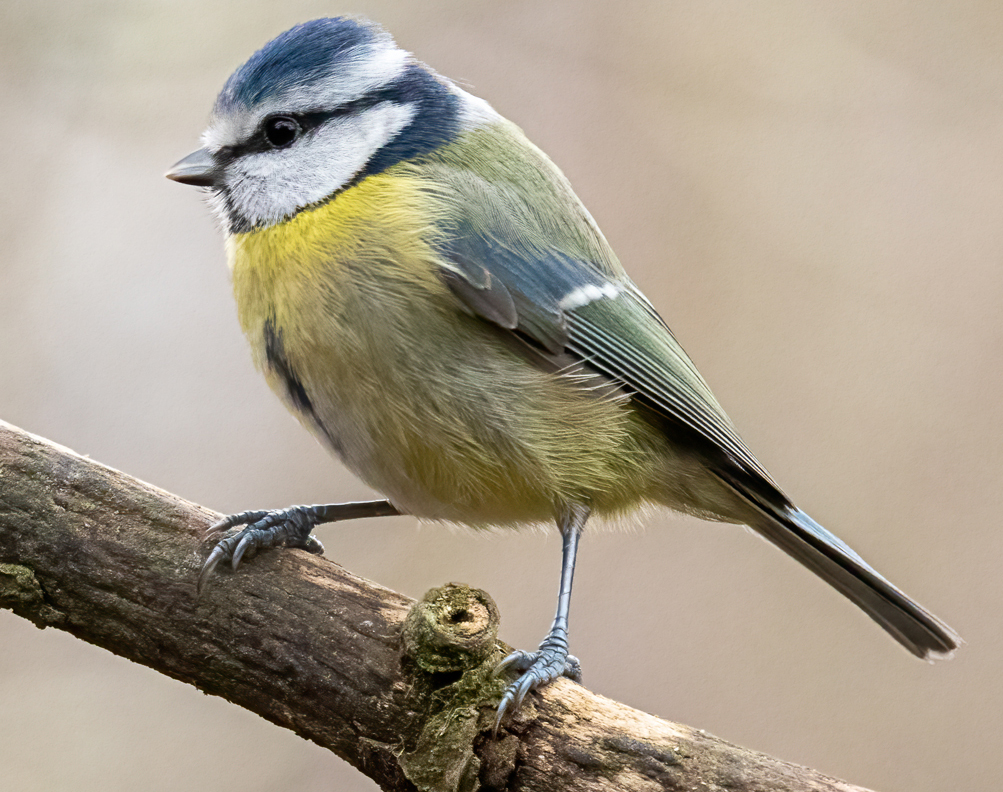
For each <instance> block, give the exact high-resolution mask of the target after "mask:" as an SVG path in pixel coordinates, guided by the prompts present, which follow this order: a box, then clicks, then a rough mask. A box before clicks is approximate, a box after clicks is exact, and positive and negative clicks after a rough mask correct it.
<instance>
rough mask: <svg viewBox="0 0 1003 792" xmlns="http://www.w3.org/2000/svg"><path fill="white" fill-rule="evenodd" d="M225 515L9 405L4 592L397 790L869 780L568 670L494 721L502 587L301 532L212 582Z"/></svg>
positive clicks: (759, 786)
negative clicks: (356, 555) (318, 551)
mask: <svg viewBox="0 0 1003 792" xmlns="http://www.w3.org/2000/svg"><path fill="white" fill-rule="evenodd" d="M217 517H218V515H217V514H215V513H214V512H211V511H209V510H207V509H204V508H202V507H201V506H197V505H195V504H192V503H188V502H186V501H184V500H182V499H181V498H178V497H177V496H175V495H171V494H170V493H168V492H164V491H163V490H159V489H157V488H156V487H153V486H151V485H149V484H145V483H143V482H141V481H137V480H136V479H133V478H131V477H129V476H127V475H125V474H123V473H120V472H118V471H116V470H112V469H111V468H108V467H105V466H103V465H100V464H98V463H96V462H92V461H91V460H88V459H85V458H83V457H80V456H78V455H77V454H75V453H73V452H72V451H70V450H68V449H66V448H63V447H60V446H57V445H55V444H53V443H50V442H48V441H46V440H43V439H41V438H38V437H35V436H33V435H30V434H28V433H26V432H22V431H21V430H19V429H16V428H14V427H12V426H10V425H9V424H5V423H3V422H0V607H4V608H8V609H10V610H12V611H14V612H15V613H17V614H18V615H20V616H23V617H24V618H27V619H30V620H31V621H32V622H34V623H35V624H36V625H38V626H39V627H57V628H59V629H62V630H66V631H68V632H70V633H72V634H73V635H75V636H77V637H78V638H80V639H82V640H85V641H88V642H90V643H93V644H96V645H98V646H102V647H104V648H105V649H108V650H109V651H111V652H114V653H115V654H118V655H121V656H123V657H127V658H129V659H130V660H134V661H135V662H137V663H142V664H144V665H147V666H150V667H151V668H154V669H156V670H158V671H160V672H162V673H164V674H167V675H169V676H171V677H174V678H175V679H180V680H182V681H184V682H188V683H189V684H192V685H194V686H195V687H197V688H199V689H200V690H203V691H205V692H207V693H211V694H213V695H217V696H223V697H224V698H226V699H227V700H229V701H232V702H234V703H235V704H239V705H240V706H242V707H246V708H247V709H249V710H252V711H253V712H256V713H258V714H259V715H262V716H263V717H265V718H267V719H269V720H271V721H272V722H273V723H275V724H277V725H279V726H283V727H285V728H287V729H292V730H293V731H294V732H296V733H297V734H299V735H300V736H302V737H304V738H306V739H309V740H313V741H314V742H316V743H318V744H320V745H322V746H324V747H326V748H329V749H330V750H332V751H334V752H335V753H336V754H337V755H338V756H340V757H342V758H343V759H345V760H346V761H348V762H350V763H351V764H352V765H354V766H355V767H357V768H358V769H359V770H360V771H362V772H363V773H365V774H366V775H368V776H370V777H371V778H373V779H374V780H375V781H376V782H377V783H378V784H379V785H380V786H381V787H382V788H383V789H387V790H423V791H425V790H428V791H430V792H431V791H433V790H434V791H435V792H461V791H463V792H467V791H469V792H475V791H476V790H483V791H484V792H489V791H490V790H540V791H541V792H542V791H543V790H546V791H547V792H555V791H557V790H576V791H578V792H586V791H588V790H621V791H625V792H633V791H634V790H637V791H638V792H639V791H640V790H719V789H720V790H725V789H726V790H733V791H735V792H753V791H754V790H798V791H801V790H827V791H829V792H833V791H834V790H841V792H851V791H854V790H855V791H856V792H860V790H861V788H860V787H856V786H852V785H850V784H847V783H845V782H842V781H838V780H835V779H832V778H828V777H826V776H823V775H820V774H818V773H816V772H815V771H812V770H809V769H807V768H804V767H799V766H797V765H792V764H788V763H786V762H781V761H779V760H777V759H773V758H771V757H769V756H765V755H763V754H759V753H756V752H754V751H750V750H748V749H745V748H740V747H737V746H734V745H730V744H729V743H726V742H724V741H722V740H719V739H718V738H716V737H713V736H711V735H709V734H706V733H705V732H703V731H700V730H697V729H692V728H690V727H688V726H683V725H679V724H675V723H670V722H667V721H663V720H660V719H658V718H655V717H653V716H651V715H647V714H645V713H643V712H639V711H637V710H634V709H631V708H630V707H626V706H624V705H622V704H618V703H616V702H614V701H610V700H608V699H605V698H602V697H601V696H596V695H594V694H593V693H590V692H589V691H588V690H586V689H585V688H583V687H581V686H579V685H575V684H573V683H571V682H568V681H566V680H560V681H558V682H556V683H554V684H553V685H550V686H549V687H547V688H546V689H545V690H543V691H540V692H537V693H532V694H530V696H529V697H528V698H527V701H526V703H525V704H524V705H523V707H522V709H520V710H519V711H518V712H517V713H516V714H515V716H514V717H511V718H508V719H507V720H506V722H505V724H503V727H502V730H501V732H500V733H499V734H498V735H497V736H496V737H493V736H492V734H491V727H492V723H493V718H494V707H495V705H496V704H497V702H498V698H499V696H500V694H501V690H502V688H503V686H504V683H505V681H504V680H497V679H494V678H493V677H492V674H491V671H492V669H493V667H494V665H495V664H496V663H497V662H498V661H499V660H500V659H501V658H502V657H503V656H504V655H505V653H507V651H508V647H507V646H505V645H504V644H503V643H501V642H499V641H498V640H497V638H496V635H497V629H498V610H497V608H496V607H495V604H494V602H492V600H491V598H490V597H489V596H488V595H487V594H485V593H484V592H481V591H477V590H474V589H470V588H468V587H467V586H459V585H452V584H451V585H448V586H444V587H442V588H439V589H433V590H432V591H430V592H429V593H428V594H427V595H426V596H425V597H424V598H423V600H422V601H421V602H419V603H415V602H414V601H413V600H410V599H408V598H407V597H404V596H401V595H400V594H397V593H395V592H393V591H390V590H388V589H385V588H383V587H381V586H379V585H377V584H375V583H371V582H369V581H367V580H363V579H361V578H359V577H356V576H355V575H352V574H351V573H350V572H347V571H345V570H344V569H342V568H341V567H339V566H338V565H337V564H335V563H332V562H331V561H329V560H325V559H323V558H318V557H316V556H312V555H310V554H308V553H305V552H301V551H292V550H288V551H284V552H268V553H263V554H262V555H260V556H259V557H257V558H255V559H254V560H253V561H252V562H250V563H247V564H245V566H244V567H242V568H241V570H240V572H239V573H238V574H229V573H227V572H226V571H225V570H224V571H221V572H219V573H217V575H216V576H215V577H214V579H213V581H212V583H211V584H210V586H209V588H208V590H207V591H205V592H204V593H203V594H202V596H201V597H196V591H195V581H196V577H197V573H198V569H199V567H200V565H201V563H202V560H203V559H204V558H205V554H206V552H207V548H206V547H205V543H204V540H203V532H204V530H205V528H206V527H207V526H208V525H209V524H210V523H211V522H212V521H213V520H215V519H216V518H217Z"/></svg>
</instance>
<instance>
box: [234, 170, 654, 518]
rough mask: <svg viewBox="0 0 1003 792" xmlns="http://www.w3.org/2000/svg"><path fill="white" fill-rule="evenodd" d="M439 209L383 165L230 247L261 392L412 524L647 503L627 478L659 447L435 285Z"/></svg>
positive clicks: (629, 418) (619, 407) (642, 482)
mask: <svg viewBox="0 0 1003 792" xmlns="http://www.w3.org/2000/svg"><path fill="white" fill-rule="evenodd" d="M441 211H442V210H441V208H440V206H439V204H438V203H437V201H436V197H435V192H434V190H430V189H428V188H427V186H426V185H424V184H423V183H422V182H421V180H420V179H417V178H404V177H401V176H394V175H392V173H391V172H389V171H388V172H386V173H384V174H380V175H378V176H372V177H369V178H367V179H365V180H363V181H362V182H360V183H359V184H358V185H356V186H354V187H352V188H350V189H349V190H346V191H345V192H344V193H341V194H340V195H338V196H337V197H336V198H335V199H333V200H331V201H329V202H328V203H325V204H323V205H321V206H318V207H316V208H314V209H310V210H306V211H303V212H300V213H299V214H297V215H296V216H295V217H293V218H292V219H290V220H289V221H287V222H284V223H281V224H279V225H276V226H273V227H270V228H267V229H261V230H256V231H253V232H250V233H247V234H241V235H235V236H234V237H232V238H231V239H230V240H229V254H230V263H231V267H232V271H233V284H234V291H235V294H236V298H237V304H238V310H239V315H240V321H241V325H242V327H243V329H244V332H245V333H246V334H247V336H248V339H249V340H250V342H251V346H252V349H253V351H254V358H255V362H256V363H257V365H258V366H259V368H261V369H262V370H263V371H264V372H265V375H266V377H267V378H268V380H269V383H270V384H271V385H272V387H273V388H274V389H275V390H276V391H277V392H278V393H279V394H280V395H281V396H282V397H283V398H284V399H285V401H286V402H287V404H288V405H289V406H290V407H292V408H293V409H294V410H295V411H296V412H297V413H298V415H299V416H300V418H301V420H302V421H303V423H304V424H305V425H306V426H307V427H308V428H310V429H311V430H312V431H314V432H315V433H317V434H318V436H319V437H320V438H321V439H322V441H323V442H325V443H326V444H327V445H328V446H329V447H330V448H331V449H332V450H334V451H335V452H336V453H338V454H339V455H340V457H341V458H342V460H343V461H344V462H345V463H346V464H347V465H348V466H349V467H350V468H351V469H352V470H353V471H354V472H355V473H356V474H357V475H359V476H360V477H361V478H362V479H363V480H365V481H366V482H367V483H369V484H370V485H371V486H373V487H374V488H375V489H377V490H378V491H380V492H382V493H384V494H385V495H386V496H387V497H389V498H390V499H391V500H392V501H394V503H395V504H397V505H398V506H399V507H400V508H401V509H402V510H404V511H407V512H410V513H413V514H416V515H417V516H422V517H427V518H434V519H447V520H454V521H459V522H465V523H470V524H489V523H491V524H499V523H516V522H528V521H534V522H535V521H549V520H551V519H552V517H553V514H554V510H555V509H556V508H560V507H561V506H562V505H563V504H564V503H567V502H571V501H575V502H585V503H589V504H591V505H592V507H593V509H594V510H596V511H597V512H599V513H603V512H607V513H613V512H621V511H624V510H627V509H629V508H631V507H633V506H635V505H636V504H637V502H638V501H639V500H642V499H645V498H647V497H649V496H650V490H651V489H652V487H653V486H654V485H653V484H652V482H651V481H649V480H647V479H646V478H645V477H644V476H642V475H640V474H639V473H638V471H641V470H642V469H644V467H645V464H644V460H646V459H649V458H650V459H654V456H655V454H656V449H654V448H653V447H651V445H650V443H649V441H648V438H646V437H645V435H644V432H643V431H642V430H643V427H642V425H641V424H642V422H641V421H640V420H639V419H638V417H637V416H636V415H635V413H634V412H633V410H632V409H630V407H629V406H628V405H627V404H626V403H625V402H624V401H623V400H622V399H620V400H617V399H613V398H608V397H599V396H597V395H596V393H595V392H593V391H590V390H589V389H588V388H585V387H582V384H581V381H580V380H579V379H575V378H574V376H571V375H564V376H557V375H555V374H553V373H552V372H548V371H545V370H543V369H542V368H541V367H539V366H538V365H535V364H533V363H531V362H529V361H528V360H527V358H526V357H525V355H523V354H521V353H520V352H519V350H518V344H513V343H512V341H511V339H506V338H505V337H504V332H503V331H501V330H500V329H498V328H496V327H494V326H492V325H490V324H488V323H487V322H484V321H483V320H481V319H477V318H475V317H472V316H470V315H468V314H467V313H465V312H463V311H462V310H461V308H460V305H459V303H458V302H457V301H456V299H455V298H454V297H453V295H452V294H451V293H450V292H449V290H448V288H447V287H446V286H445V284H444V283H443V281H442V280H441V279H440V277H439V276H438V271H439V267H440V266H441V260H440V259H439V256H438V254H437V253H436V251H435V248H434V243H435V242H436V241H437V238H436V233H437V232H436V228H437V227H439V224H438V223H437V219H438V213H439V212H441ZM291 381H294V382H291ZM294 386H295V387H294ZM297 389H298V390H297Z"/></svg>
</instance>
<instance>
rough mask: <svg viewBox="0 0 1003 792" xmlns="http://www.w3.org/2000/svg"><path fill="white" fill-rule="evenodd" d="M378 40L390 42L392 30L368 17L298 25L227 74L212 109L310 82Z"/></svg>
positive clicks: (252, 102)
mask: <svg viewBox="0 0 1003 792" xmlns="http://www.w3.org/2000/svg"><path fill="white" fill-rule="evenodd" d="M377 41H383V42H387V43H389V44H390V46H393V44H392V39H391V37H390V34H389V33H387V32H386V31H385V30H383V28H381V27H380V26H379V25H376V24H374V23H372V22H368V21H362V20H357V19H349V18H347V17H333V18H327V19H314V20H312V21H310V22H304V23H303V24H301V25H296V27H293V28H290V29H289V30H287V31H286V32H285V33H282V34H281V35H279V36H277V37H276V38H274V39H272V40H271V41H269V42H268V43H267V44H266V45H265V46H264V47H262V48H261V49H259V50H258V51H257V52H255V53H254V54H253V55H252V56H251V57H250V58H248V60H247V62H246V63H244V65H243V66H241V67H240V68H239V69H237V71H235V72H234V73H233V74H232V75H230V79H228V80H227V81H226V85H224V86H223V90H222V91H220V94H219V97H218V98H217V99H216V112H217V113H226V112H227V111H228V110H231V109H233V107H234V106H235V105H243V106H244V107H253V106H254V105H256V104H258V103H260V102H261V101H262V100H263V99H265V98H267V97H269V96H275V95H278V94H281V93H283V92H284V91H288V90H289V89H291V88H293V87H295V86H298V85H305V84H310V83H313V82H315V81H317V80H319V79H322V78H323V77H324V76H325V75H327V74H329V73H330V72H332V71H333V70H335V69H337V68H338V67H339V66H342V65H344V64H345V63H346V62H348V61H350V60H351V59H352V58H353V57H354V56H355V54H356V53H357V52H358V51H359V49H360V48H362V47H365V46H367V45H371V44H373V43H374V42H377Z"/></svg>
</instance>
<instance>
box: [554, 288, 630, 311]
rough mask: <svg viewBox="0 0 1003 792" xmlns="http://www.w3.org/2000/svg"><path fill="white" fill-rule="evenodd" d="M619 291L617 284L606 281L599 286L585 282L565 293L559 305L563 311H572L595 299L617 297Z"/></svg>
mask: <svg viewBox="0 0 1003 792" xmlns="http://www.w3.org/2000/svg"><path fill="white" fill-rule="evenodd" d="M621 291H622V289H621V288H620V287H619V286H617V285H616V284H615V283H610V282H608V281H607V282H606V283H604V284H602V285H601V286H599V285H596V284H595V283H587V284H585V285H584V286H579V287H578V288H577V289H575V290H573V291H570V292H568V293H567V294H565V295H564V297H563V298H562V299H561V302H560V306H561V309H562V310H564V311H573V310H574V309H575V308H581V307H582V306H583V305H588V304H589V303H590V302H595V301H596V300H603V299H606V300H612V299H614V298H616V297H618V296H619V295H620V292H621Z"/></svg>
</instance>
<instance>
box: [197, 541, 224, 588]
mask: <svg viewBox="0 0 1003 792" xmlns="http://www.w3.org/2000/svg"><path fill="white" fill-rule="evenodd" d="M225 555H226V550H225V549H224V548H223V546H222V544H218V545H216V546H215V547H214V548H213V549H212V552H211V553H209V557H208V558H207V559H206V560H205V563H204V564H203V565H202V570H201V571H200V572H199V577H198V581H197V582H196V583H195V591H196V593H197V594H201V593H202V590H203V589H204V588H205V584H206V582H207V581H208V580H209V578H210V577H211V576H212V573H213V571H214V570H215V569H216V567H217V566H219V562H220V561H222V560H223V557H224V556H225Z"/></svg>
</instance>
